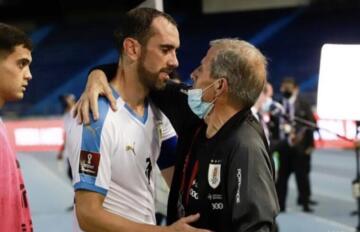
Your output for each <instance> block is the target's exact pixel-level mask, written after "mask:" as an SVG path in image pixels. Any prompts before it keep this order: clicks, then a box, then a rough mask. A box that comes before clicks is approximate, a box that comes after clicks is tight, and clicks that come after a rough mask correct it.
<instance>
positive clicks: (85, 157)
mask: <svg viewBox="0 0 360 232" xmlns="http://www.w3.org/2000/svg"><path fill="white" fill-rule="evenodd" d="M99 164H100V153H95V152H89V151H83V150H82V151H81V152H80V162H79V173H80V174H86V175H90V176H97V174H98V169H99Z"/></svg>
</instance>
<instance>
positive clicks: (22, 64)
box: [18, 60, 27, 69]
mask: <svg viewBox="0 0 360 232" xmlns="http://www.w3.org/2000/svg"><path fill="white" fill-rule="evenodd" d="M26 65H27V61H25V60H21V61H19V62H18V66H19V68H21V69H22V68H24V67H25V66H26Z"/></svg>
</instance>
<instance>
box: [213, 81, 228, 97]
mask: <svg viewBox="0 0 360 232" xmlns="http://www.w3.org/2000/svg"><path fill="white" fill-rule="evenodd" d="M228 88H229V85H228V81H227V80H226V79H225V78H220V79H219V80H218V81H217V84H216V96H220V95H221V94H223V93H227V92H228Z"/></svg>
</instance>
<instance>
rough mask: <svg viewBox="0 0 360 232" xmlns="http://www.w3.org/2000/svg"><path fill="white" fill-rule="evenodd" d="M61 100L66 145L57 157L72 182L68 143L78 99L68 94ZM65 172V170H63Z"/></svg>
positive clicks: (61, 97)
mask: <svg viewBox="0 0 360 232" xmlns="http://www.w3.org/2000/svg"><path fill="white" fill-rule="evenodd" d="M59 100H60V102H61V105H62V107H63V109H64V115H63V122H64V144H63V145H62V147H61V148H60V152H59V154H58V155H57V159H58V160H59V161H61V160H63V161H64V163H61V166H62V165H65V167H66V174H67V176H68V177H69V179H70V180H71V181H72V171H71V166H70V163H69V157H70V151H69V145H68V143H69V141H67V138H68V134H69V129H70V125H71V121H72V114H71V110H72V109H73V107H74V105H75V103H76V98H75V95H74V94H71V93H66V94H63V95H61V96H60V97H59ZM62 170H63V169H62ZM73 208H74V206H73V205H72V206H70V207H68V208H67V210H68V211H70V210H72V209H73Z"/></svg>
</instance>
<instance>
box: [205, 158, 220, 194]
mask: <svg viewBox="0 0 360 232" xmlns="http://www.w3.org/2000/svg"><path fill="white" fill-rule="evenodd" d="M220 171H221V164H210V165H209V171H208V182H209V185H210V187H211V188H213V189H215V188H217V187H218V186H219V185H220Z"/></svg>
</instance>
